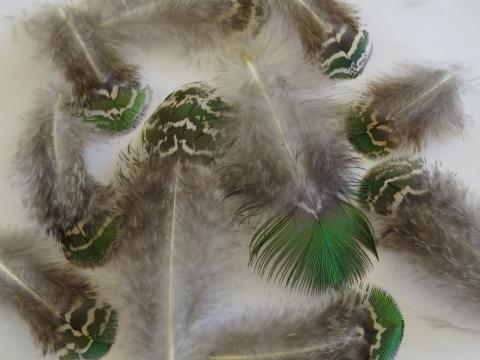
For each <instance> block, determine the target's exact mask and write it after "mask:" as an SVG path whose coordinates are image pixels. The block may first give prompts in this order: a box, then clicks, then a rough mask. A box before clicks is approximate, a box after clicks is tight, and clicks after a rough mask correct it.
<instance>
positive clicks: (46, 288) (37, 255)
mask: <svg viewBox="0 0 480 360" xmlns="http://www.w3.org/2000/svg"><path fill="white" fill-rule="evenodd" d="M42 240H43V239H42ZM55 255H56V253H55V252H54V251H52V249H51V248H48V247H46V246H45V245H40V244H39V239H38V234H35V233H34V232H32V231H23V232H12V233H8V232H3V233H2V234H1V235H0V299H1V300H2V301H3V302H5V303H6V304H8V305H10V306H11V307H13V308H14V309H15V310H17V311H18V313H19V314H20V315H21V316H22V317H23V318H24V319H25V321H26V322H27V323H28V325H29V326H30V329H31V331H32V334H33V336H34V337H35V338H36V339H37V340H38V342H39V343H40V345H41V346H42V348H43V350H44V352H45V353H46V352H57V353H58V354H59V355H60V359H70V358H71V357H72V356H74V357H75V358H77V359H92V358H95V359H98V358H101V357H103V355H105V354H106V353H107V352H108V351H109V349H110V347H111V346H112V344H113V343H114V340H115V333H116V312H115V311H114V310H113V309H112V308H111V306H110V305H109V304H107V303H105V302H104V301H103V300H102V299H101V298H100V297H99V296H98V295H97V294H96V292H95V291H94V289H93V288H92V286H91V285H90V284H89V282H88V280H87V279H86V278H85V277H83V276H82V275H81V274H79V273H78V272H76V271H75V270H74V269H73V268H71V267H70V266H69V265H68V264H65V263H63V262H62V261H60V260H58V256H55Z"/></svg>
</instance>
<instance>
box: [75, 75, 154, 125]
mask: <svg viewBox="0 0 480 360" xmlns="http://www.w3.org/2000/svg"><path fill="white" fill-rule="evenodd" d="M149 95H150V89H149V88H148V87H146V86H143V85H141V84H140V83H134V84H130V85H114V86H113V88H112V90H111V91H108V90H105V89H104V90H99V91H97V94H96V97H95V98H94V99H93V100H91V101H90V103H89V104H88V105H87V106H86V107H85V108H84V109H82V110H81V111H80V112H79V113H77V114H76V115H77V116H81V117H82V118H83V119H84V121H86V122H89V123H92V124H94V125H95V126H96V127H98V128H99V129H102V130H105V131H106V132H108V133H113V134H115V133H122V132H125V131H128V130H130V129H132V128H134V127H135V125H136V124H137V123H138V122H139V121H140V120H141V119H142V117H143V113H144V111H145V108H146V107H147V105H148V101H149Z"/></svg>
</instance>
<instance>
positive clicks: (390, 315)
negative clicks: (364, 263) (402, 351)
mask: <svg viewBox="0 0 480 360" xmlns="http://www.w3.org/2000/svg"><path fill="white" fill-rule="evenodd" d="M403 328H404V324H403V319H402V316H401V314H400V312H399V310H398V307H397V305H396V304H395V302H394V301H393V300H392V298H391V297H390V296H389V295H388V294H387V293H385V292H384V291H383V290H381V289H378V288H374V289H371V290H368V291H367V292H366V293H365V294H364V293H361V292H357V291H353V290H349V291H344V292H341V293H339V294H336V295H335V296H332V297H331V299H329V303H328V305H327V306H325V304H324V303H323V304H322V302H320V301H312V302H311V303H310V304H309V305H307V306H303V307H296V306H287V307H286V308H285V309H282V310H278V309H277V310H275V309H270V308H267V309H258V311H255V310H254V311H249V312H245V313H243V314H242V316H241V317H240V318H238V317H234V318H233V319H230V320H229V321H228V324H224V326H222V327H220V328H219V329H217V330H216V331H215V332H214V334H213V337H212V338H211V339H210V340H205V338H204V340H203V343H202V344H201V345H199V346H198V347H197V348H194V349H192V353H191V357H189V358H191V359H206V358H209V359H211V360H243V359H274V358H275V359H277V358H281V359H325V360H340V359H342V360H345V359H350V360H360V359H376V360H392V359H393V358H394V357H395V354H396V352H397V350H398V348H399V346H400V344H401V341H402V336H403ZM207 354H208V355H207Z"/></svg>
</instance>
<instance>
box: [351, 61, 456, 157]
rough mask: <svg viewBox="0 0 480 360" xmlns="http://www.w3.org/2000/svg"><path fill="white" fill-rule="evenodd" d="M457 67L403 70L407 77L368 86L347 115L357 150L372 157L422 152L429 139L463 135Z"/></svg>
mask: <svg viewBox="0 0 480 360" xmlns="http://www.w3.org/2000/svg"><path fill="white" fill-rule="evenodd" d="M462 83H463V81H462V77H461V74H460V69H459V68H458V67H450V68H443V69H442V68H432V67H426V66H420V65H410V64H407V65H404V66H402V73H401V74H399V75H395V76H385V77H382V78H380V79H378V80H376V81H373V82H371V83H370V84H369V87H368V91H367V92H366V94H365V95H364V96H363V99H362V100H361V101H359V103H358V104H356V105H355V106H354V107H353V108H352V109H351V111H350V113H349V115H348V123H347V127H348V132H349V134H348V136H349V139H350V142H351V143H352V144H353V146H354V147H355V148H356V149H357V150H358V151H359V152H361V153H363V154H365V155H367V156H369V157H378V156H385V155H388V154H389V153H391V152H392V151H394V150H396V149H398V148H400V149H402V148H403V149H407V150H410V149H414V150H420V149H421V148H423V147H424V146H425V144H426V143H427V142H428V140H429V139H430V138H435V139H438V138H446V137H447V136H449V135H452V134H453V135H455V134H458V133H461V132H462V130H463V127H464V120H465V119H464V114H463V109H462V104H461V100H460V96H459V95H460V92H461V89H462Z"/></svg>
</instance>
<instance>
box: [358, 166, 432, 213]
mask: <svg viewBox="0 0 480 360" xmlns="http://www.w3.org/2000/svg"><path fill="white" fill-rule="evenodd" d="M426 171H427V169H426V168H425V161H424V160H423V159H409V158H398V159H393V160H390V161H386V162H384V163H383V164H380V165H378V166H376V167H374V168H373V169H372V170H370V172H369V173H368V174H367V175H366V176H365V177H364V178H363V180H362V182H361V184H360V189H359V199H360V202H361V204H362V205H363V206H364V207H365V208H369V209H370V210H371V211H373V212H376V213H378V214H380V215H388V214H391V213H392V212H393V211H394V210H395V209H396V208H398V207H399V206H401V205H402V203H403V201H404V200H405V199H406V198H408V197H409V196H423V195H425V194H427V192H428V191H427V189H426V188H425V179H426V176H425V175H426Z"/></svg>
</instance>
